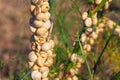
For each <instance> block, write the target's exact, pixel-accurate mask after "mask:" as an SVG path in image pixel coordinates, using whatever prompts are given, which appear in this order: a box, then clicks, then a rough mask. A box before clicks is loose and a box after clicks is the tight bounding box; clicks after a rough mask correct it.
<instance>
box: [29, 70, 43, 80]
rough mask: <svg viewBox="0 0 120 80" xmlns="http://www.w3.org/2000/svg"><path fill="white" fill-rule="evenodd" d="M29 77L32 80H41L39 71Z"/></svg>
mask: <svg viewBox="0 0 120 80" xmlns="http://www.w3.org/2000/svg"><path fill="white" fill-rule="evenodd" d="M31 77H32V79H33V80H41V73H40V72H39V71H33V72H32V73H31Z"/></svg>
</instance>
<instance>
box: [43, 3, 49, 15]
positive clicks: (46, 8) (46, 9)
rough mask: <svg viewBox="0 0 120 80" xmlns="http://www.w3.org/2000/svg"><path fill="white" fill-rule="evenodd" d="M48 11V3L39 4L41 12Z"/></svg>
mask: <svg viewBox="0 0 120 80" xmlns="http://www.w3.org/2000/svg"><path fill="white" fill-rule="evenodd" d="M49 9H50V6H49V3H48V2H43V3H42V4H41V12H43V13H45V12H48V11H49Z"/></svg>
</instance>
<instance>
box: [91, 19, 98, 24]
mask: <svg viewBox="0 0 120 80" xmlns="http://www.w3.org/2000/svg"><path fill="white" fill-rule="evenodd" d="M97 22H98V19H97V17H92V24H93V25H97Z"/></svg>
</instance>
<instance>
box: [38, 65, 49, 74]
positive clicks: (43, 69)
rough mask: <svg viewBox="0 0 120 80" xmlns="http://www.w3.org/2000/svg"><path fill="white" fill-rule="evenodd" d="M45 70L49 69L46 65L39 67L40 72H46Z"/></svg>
mask: <svg viewBox="0 0 120 80" xmlns="http://www.w3.org/2000/svg"><path fill="white" fill-rule="evenodd" d="M46 71H49V68H48V67H45V66H43V67H41V68H40V72H42V73H43V72H46Z"/></svg>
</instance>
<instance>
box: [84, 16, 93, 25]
mask: <svg viewBox="0 0 120 80" xmlns="http://www.w3.org/2000/svg"><path fill="white" fill-rule="evenodd" d="M91 25H92V19H91V18H87V19H86V20H85V26H87V27H90V26H91Z"/></svg>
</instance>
